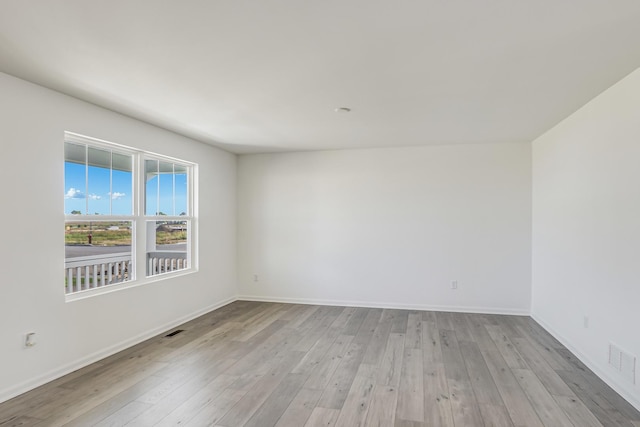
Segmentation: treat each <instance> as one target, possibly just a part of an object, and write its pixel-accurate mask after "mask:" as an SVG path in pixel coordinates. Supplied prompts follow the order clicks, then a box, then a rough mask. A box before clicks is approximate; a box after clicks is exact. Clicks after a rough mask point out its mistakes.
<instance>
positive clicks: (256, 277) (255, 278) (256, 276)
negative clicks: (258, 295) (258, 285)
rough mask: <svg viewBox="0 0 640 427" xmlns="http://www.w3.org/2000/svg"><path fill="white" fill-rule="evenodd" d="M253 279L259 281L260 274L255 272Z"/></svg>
mask: <svg viewBox="0 0 640 427" xmlns="http://www.w3.org/2000/svg"><path fill="white" fill-rule="evenodd" d="M253 281H254V282H257V281H258V275H257V274H254V275H253Z"/></svg>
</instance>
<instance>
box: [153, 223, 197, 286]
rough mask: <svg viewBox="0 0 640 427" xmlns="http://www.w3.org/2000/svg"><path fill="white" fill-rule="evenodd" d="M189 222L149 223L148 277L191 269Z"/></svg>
mask: <svg viewBox="0 0 640 427" xmlns="http://www.w3.org/2000/svg"><path fill="white" fill-rule="evenodd" d="M188 245H189V221H147V276H155V275H157V274H162V273H167V272H170V271H175V270H183V269H185V268H188V267H189V264H190V263H189V259H188V250H187V248H188Z"/></svg>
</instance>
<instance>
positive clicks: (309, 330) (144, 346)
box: [0, 301, 640, 427]
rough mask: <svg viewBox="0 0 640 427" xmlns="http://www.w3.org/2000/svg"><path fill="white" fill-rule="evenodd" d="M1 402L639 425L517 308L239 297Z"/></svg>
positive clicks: (275, 417)
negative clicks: (498, 310) (506, 311)
mask: <svg viewBox="0 0 640 427" xmlns="http://www.w3.org/2000/svg"><path fill="white" fill-rule="evenodd" d="M175 329H184V331H183V332H181V333H179V334H176V335H174V336H172V337H165V336H164V335H165V334H163V335H160V336H157V337H155V338H152V339H150V340H148V341H145V342H143V343H141V344H139V345H136V346H134V347H132V348H129V349H127V350H125V351H122V352H120V353H118V354H115V355H113V356H111V357H108V358H106V359H104V360H102V361H100V362H98V363H95V364H93V365H90V366H87V367H85V368H83V369H80V370H78V371H76V372H74V373H72V374H69V375H67V376H65V377H62V378H59V379H57V380H55V381H53V382H51V383H49V384H46V385H44V386H42V387H39V388H37V389H35V390H32V391H30V392H28V393H25V394H23V395H21V396H18V397H16V398H14V399H12V400H10V401H7V402H5V403H2V404H0V426H1V427H8V426H38V427H52V426H143V427H147V426H156V425H157V426H176V425H180V426H191V427H201V426H218V427H240V426H259V427H270V426H278V427H288V426H292V427H298V426H300V427H303V426H307V427H312V426H335V427H341V426H348V427H353V426H414V427H415V426H430V427H438V426H443V427H450V426H457V427H460V426H471V427H476V426H478V427H481V426H487V427H488V426H513V427H523V426H526V427H529V426H547V427H564V426H574V427H610V426H622V427H638V426H640V413H639V412H638V411H636V410H635V409H634V408H633V407H632V406H631V405H630V404H629V403H627V402H626V401H624V400H623V399H622V398H621V397H620V396H619V395H617V394H616V393H615V392H614V391H613V390H611V389H610V388H609V387H608V386H607V385H606V384H605V383H604V382H602V381H601V380H600V379H598V378H597V377H596V376H595V375H594V374H593V373H592V372H591V371H589V369H587V368H586V367H585V366H584V365H583V364H582V363H580V361H579V360H578V359H577V358H575V357H574V356H573V355H572V354H571V353H570V352H569V351H568V350H567V349H566V348H564V347H563V346H562V345H561V344H560V343H559V342H557V341H556V340H555V339H554V338H553V337H551V336H550V335H549V334H548V333H546V332H545V331H544V329H542V328H541V327H540V326H539V325H538V324H537V323H535V322H534V321H533V320H532V319H530V318H528V317H519V316H494V315H480V314H461V313H440V312H437V313H436V312H426V311H410V310H386V309H379V308H371V309H369V308H353V307H327V306H311V305H295V304H276V303H258V302H248V301H237V302H234V303H232V304H229V305H227V306H225V307H222V308H220V309H218V310H216V311H213V312H211V313H208V314H206V315H204V316H202V317H199V318H197V319H195V320H193V321H191V322H188V323H185V324H184V325H181V326H180V327H179V328H175Z"/></svg>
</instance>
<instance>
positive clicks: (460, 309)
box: [237, 295, 530, 316]
mask: <svg viewBox="0 0 640 427" xmlns="http://www.w3.org/2000/svg"><path fill="white" fill-rule="evenodd" d="M237 299H238V300H242V301H262V302H281V303H288V304H310V305H333V306H340V307H370V308H390V309H399V310H422V311H449V312H456V313H478V314H506V315H512V316H529V314H530V312H529V310H519V309H511V308H496V307H476V306H473V307H465V306H447V305H426V304H402V303H392V302H389V303H386V302H385V303H379V302H372V301H346V300H326V299H310V298H285V297H264V296H255V295H239V296H238V297H237Z"/></svg>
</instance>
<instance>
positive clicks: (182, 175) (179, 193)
mask: <svg viewBox="0 0 640 427" xmlns="http://www.w3.org/2000/svg"><path fill="white" fill-rule="evenodd" d="M175 182H176V191H175V206H176V212H175V215H188V214H189V210H188V208H187V206H188V203H187V195H188V194H189V192H188V190H189V189H188V182H189V180H188V177H187V168H186V167H185V166H180V165H175Z"/></svg>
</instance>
